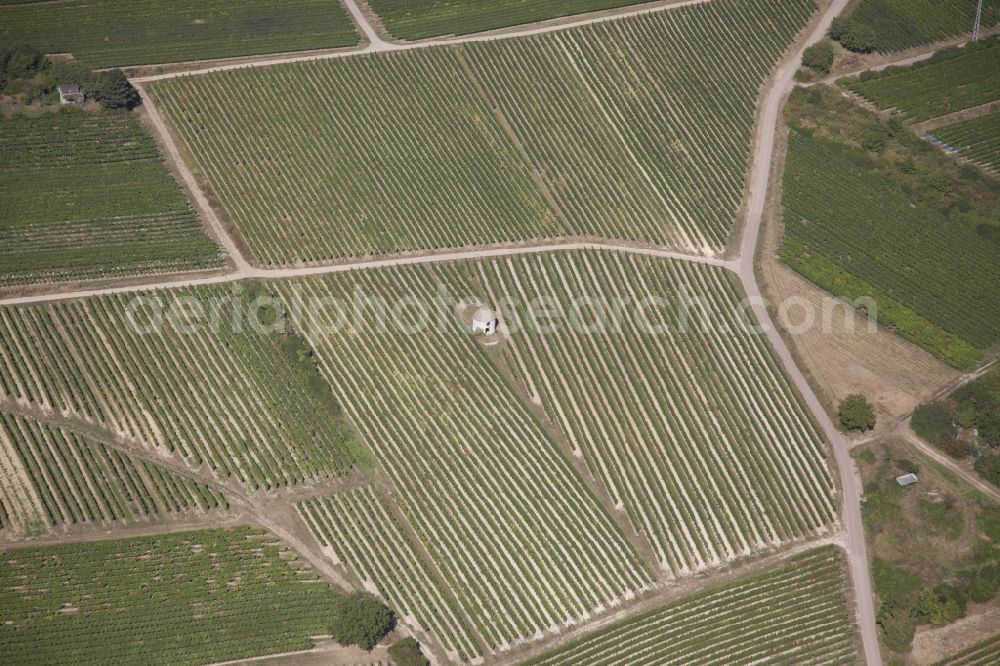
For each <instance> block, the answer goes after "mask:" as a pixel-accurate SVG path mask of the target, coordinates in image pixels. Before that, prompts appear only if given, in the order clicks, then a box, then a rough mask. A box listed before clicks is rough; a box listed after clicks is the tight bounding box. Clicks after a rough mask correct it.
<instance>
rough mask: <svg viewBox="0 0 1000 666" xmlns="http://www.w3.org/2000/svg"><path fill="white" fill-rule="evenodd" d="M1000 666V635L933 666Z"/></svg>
mask: <svg viewBox="0 0 1000 666" xmlns="http://www.w3.org/2000/svg"><path fill="white" fill-rule="evenodd" d="M995 664H1000V634H997V635H996V636H992V637H990V638H987V639H986V640H984V641H980V642H979V643H976V644H975V645H972V646H970V647H968V648H966V649H965V650H962V651H961V652H959V653H958V654H954V655H952V656H950V657H948V658H947V659H942V660H941V661H939V662H937V663H936V664H934V666H994V665H995Z"/></svg>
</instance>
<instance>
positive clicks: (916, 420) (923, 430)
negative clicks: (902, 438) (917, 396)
mask: <svg viewBox="0 0 1000 666" xmlns="http://www.w3.org/2000/svg"><path fill="white" fill-rule="evenodd" d="M911 423H912V424H913V431H914V432H916V433H917V434H918V435H920V436H921V437H923V438H924V439H926V440H927V441H928V442H930V443H931V444H934V445H936V446H940V445H941V443H942V442H944V439H945V437H954V436H955V434H956V430H955V422H954V421H953V420H952V417H951V412H949V411H948V408H947V407H945V406H944V405H942V404H941V403H939V402H928V403H925V404H923V405H920V406H919V407H917V408H916V409H915V410H914V411H913V418H912V420H911Z"/></svg>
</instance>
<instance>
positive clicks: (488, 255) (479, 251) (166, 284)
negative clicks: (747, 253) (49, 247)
mask: <svg viewBox="0 0 1000 666" xmlns="http://www.w3.org/2000/svg"><path fill="white" fill-rule="evenodd" d="M580 250H598V251H599V250H608V251H614V252H624V253H627V254H637V255H644V256H649V257H658V258H660V259H673V260H676V261H690V262H693V263H698V264H707V265H709V266H718V267H720V268H723V269H726V270H728V271H731V272H734V273H735V272H737V269H738V263H737V261H736V260H725V259H718V258H715V257H705V256H701V255H695V254H686V253H683V252H677V251H674V250H666V249H661V248H654V247H643V246H636V245H626V244H617V243H604V242H597V241H571V242H565V243H542V244H538V245H523V246H518V247H492V248H489V247H488V248H471V249H467V250H455V251H453V252H443V253H433V254H422V255H414V256H403V257H399V256H396V257H386V258H382V259H365V260H357V261H349V262H345V263H341V264H327V265H322V266H304V267H300V268H257V267H255V266H251V265H250V264H245V265H244V267H243V269H241V270H234V271H230V272H229V273H223V274H221V275H210V276H207V277H200V278H192V279H187V280H169V281H161V282H148V283H141V284H140V283H136V284H127V285H120V286H110V287H97V288H94V289H80V290H77V291H66V292H52V293H49V294H33V295H29V296H10V297H7V298H0V306H9V305H28V304H32V303H45V302H52V301H63V300H74V299H78V298H90V297H94V296H103V295H108V294H128V293H135V292H143V291H158V290H169V289H182V288H185V287H198V286H203V285H212V284H226V283H229V282H238V281H240V280H246V279H255V278H256V279H267V280H282V279H289V278H297V277H309V276H312V275H328V274H331V273H347V272H350V271H360V270H375V269H379V268H389V267H392V266H413V265H424V264H435V263H451V262H458V261H467V260H472V259H492V258H495V257H507V256H514V255H522V254H544V253H548V252H574V251H580Z"/></svg>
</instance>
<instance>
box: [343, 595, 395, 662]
mask: <svg viewBox="0 0 1000 666" xmlns="http://www.w3.org/2000/svg"><path fill="white" fill-rule="evenodd" d="M394 626H396V616H395V614H394V613H393V612H392V611H391V610H390V609H389V608H388V607H387V606H386V605H385V604H383V603H382V602H381V601H379V599H378V597H376V596H375V595H373V594H369V593H368V592H355V593H353V594H349V595H344V596H343V597H341V598H340V599H339V600H338V601H337V607H336V610H335V614H334V618H333V623H332V625H331V627H330V635H331V636H333V640H335V641H337V642H338V643H340V644H341V645H357V646H358V647H360V648H362V649H364V650H371V649H372V648H373V647H375V646H376V645H378V642H379V641H380V640H382V638H383V637H384V636H385V635H386V634H388V633H389V632H390V631H392V628H393V627H394Z"/></svg>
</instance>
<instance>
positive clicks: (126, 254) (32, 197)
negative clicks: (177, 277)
mask: <svg viewBox="0 0 1000 666" xmlns="http://www.w3.org/2000/svg"><path fill="white" fill-rule="evenodd" d="M0 209H2V210H3V215H2V216H0V286H5V285H11V284H20V283H27V282H51V281H64V280H81V279H93V278H101V277H109V276H120V275H139V274H147V273H163V272H174V271H185V270H195V269H203V268H212V267H217V266H220V265H221V259H220V258H219V251H218V248H217V247H216V245H215V243H214V242H213V241H212V240H211V239H210V238H209V237H208V235H207V234H206V233H205V230H204V229H203V228H202V226H201V223H200V222H199V220H198V216H197V215H196V214H195V212H194V211H193V210H192V208H191V205H190V203H188V200H187V198H186V197H185V196H184V193H183V191H182V190H181V189H180V187H179V186H178V185H177V183H176V182H175V181H174V180H173V178H171V176H170V174H169V173H168V172H167V170H166V168H165V167H164V165H163V164H162V162H161V161H160V155H159V153H158V152H157V149H156V146H155V144H154V143H153V139H152V137H150V135H149V133H148V132H146V130H145V129H144V128H143V127H142V126H141V125H140V124H139V122H138V120H137V119H136V118H135V116H133V115H132V114H126V113H121V114H119V113H103V114H89V113H82V112H80V113H55V114H45V115H42V116H40V117H37V118H28V117H14V118H7V119H2V118H0Z"/></svg>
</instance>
